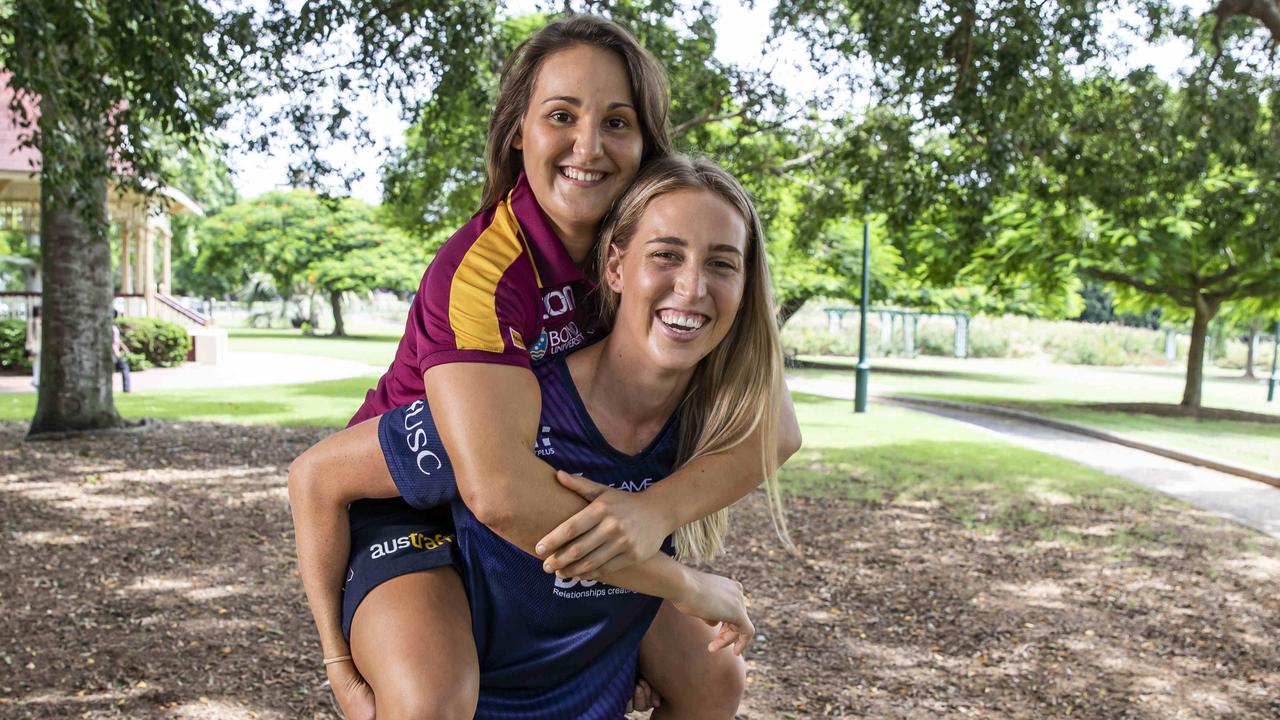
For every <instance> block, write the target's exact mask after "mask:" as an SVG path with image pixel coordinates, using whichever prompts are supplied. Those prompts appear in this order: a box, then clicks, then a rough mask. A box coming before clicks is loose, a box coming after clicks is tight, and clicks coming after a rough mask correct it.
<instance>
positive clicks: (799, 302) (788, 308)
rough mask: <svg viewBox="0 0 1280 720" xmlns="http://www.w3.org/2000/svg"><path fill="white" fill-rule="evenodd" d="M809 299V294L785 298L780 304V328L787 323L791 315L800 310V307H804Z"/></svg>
mask: <svg viewBox="0 0 1280 720" xmlns="http://www.w3.org/2000/svg"><path fill="white" fill-rule="evenodd" d="M808 300H809V297H808V296H807V295H805V296H801V297H793V298H787V299H786V300H783V301H782V302H781V303H780V304H779V305H778V329H779V330H781V329H782V327H783V326H784V325H786V324H787V321H788V320H790V319H791V316H792V315H795V314H796V313H797V312H799V311H800V308H802V307H804V304H805V303H806V302H808Z"/></svg>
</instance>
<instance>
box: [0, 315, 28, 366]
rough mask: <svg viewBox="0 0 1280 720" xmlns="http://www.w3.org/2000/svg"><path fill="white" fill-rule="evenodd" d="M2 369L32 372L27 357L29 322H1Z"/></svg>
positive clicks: (0, 350) (0, 354)
mask: <svg viewBox="0 0 1280 720" xmlns="http://www.w3.org/2000/svg"><path fill="white" fill-rule="evenodd" d="M0 369H4V370H9V371H11V372H23V373H29V372H31V358H29V357H27V321H25V320H0Z"/></svg>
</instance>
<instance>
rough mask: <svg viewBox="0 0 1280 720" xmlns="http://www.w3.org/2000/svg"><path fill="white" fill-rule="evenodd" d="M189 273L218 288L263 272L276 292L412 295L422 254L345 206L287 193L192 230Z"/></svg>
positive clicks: (360, 208)
mask: <svg viewBox="0 0 1280 720" xmlns="http://www.w3.org/2000/svg"><path fill="white" fill-rule="evenodd" d="M198 235H199V246H200V253H199V256H198V257H197V259H196V271H197V272H200V273H204V274H207V275H210V276H214V277H218V278H220V279H221V280H222V282H223V284H224V287H226V288H239V287H242V286H245V285H247V284H249V283H250V281H251V280H252V278H253V276H254V274H255V273H256V272H258V271H260V270H265V271H266V272H267V273H268V274H269V275H270V277H271V280H272V282H273V283H274V285H275V287H276V289H277V291H278V292H280V293H282V294H284V295H286V296H287V295H290V294H292V292H307V291H309V290H322V291H325V292H372V291H374V290H410V289H413V288H415V287H417V283H418V279H419V278H420V277H421V273H422V269H423V268H424V267H426V261H427V258H426V253H425V252H424V250H423V249H422V246H421V245H420V244H419V243H416V242H413V241H411V240H409V238H407V237H406V236H405V235H404V234H403V233H401V232H400V231H398V230H396V229H394V228H389V227H386V226H384V225H383V224H381V223H380V222H378V220H377V219H376V217H375V214H374V210H373V208H371V207H369V206H368V205H366V204H365V203H362V202H360V201H358V200H353V199H351V198H343V199H335V198H326V197H322V196H319V195H316V194H315V193H311V192H306V191H301V190H294V191H291V192H274V193H268V194H266V195H262V196H260V197H257V198H254V199H252V200H247V201H244V202H241V203H237V204H235V205H232V206H230V207H227V208H225V209H224V210H223V211H222V212H220V213H218V214H217V215H214V216H212V217H210V218H207V219H206V220H205V221H204V223H202V225H201V226H200V228H199V230H198Z"/></svg>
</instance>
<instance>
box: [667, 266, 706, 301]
mask: <svg viewBox="0 0 1280 720" xmlns="http://www.w3.org/2000/svg"><path fill="white" fill-rule="evenodd" d="M675 289H676V294H677V295H679V296H680V297H682V298H685V299H686V300H700V299H701V298H702V297H703V296H704V295H706V294H707V275H706V273H704V272H703V271H702V267H701V266H700V265H699V264H698V263H687V264H686V265H685V266H684V267H683V268H681V269H680V273H679V274H678V275H677V276H676V288H675Z"/></svg>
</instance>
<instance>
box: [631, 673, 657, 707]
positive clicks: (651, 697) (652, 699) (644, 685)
mask: <svg viewBox="0 0 1280 720" xmlns="http://www.w3.org/2000/svg"><path fill="white" fill-rule="evenodd" d="M659 707H662V698H661V697H659V696H658V693H657V692H656V691H655V690H654V689H653V686H652V685H650V684H649V683H648V682H647V681H646V680H645V679H644V678H636V692H635V695H633V696H632V697H631V701H630V702H629V703H627V712H629V713H633V712H648V711H649V710H652V709H654V708H659Z"/></svg>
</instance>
